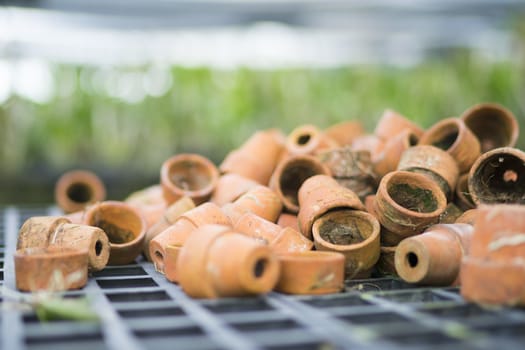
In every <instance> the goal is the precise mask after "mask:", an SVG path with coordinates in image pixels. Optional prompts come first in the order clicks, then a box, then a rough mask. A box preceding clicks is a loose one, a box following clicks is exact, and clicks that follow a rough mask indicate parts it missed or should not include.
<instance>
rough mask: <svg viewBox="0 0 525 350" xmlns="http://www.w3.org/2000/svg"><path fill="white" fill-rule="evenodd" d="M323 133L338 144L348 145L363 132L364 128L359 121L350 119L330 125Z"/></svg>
mask: <svg viewBox="0 0 525 350" xmlns="http://www.w3.org/2000/svg"><path fill="white" fill-rule="evenodd" d="M324 134H325V135H326V136H327V137H328V138H330V139H332V140H334V141H335V142H337V143H338V144H339V145H340V146H350V145H351V144H352V142H353V141H354V139H355V138H357V137H358V136H362V135H364V134H365V129H364V128H363V125H362V124H361V122H359V121H357V120H350V121H345V122H341V123H337V124H334V125H332V126H330V127H329V128H327V129H325V131H324Z"/></svg>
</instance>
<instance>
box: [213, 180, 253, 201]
mask: <svg viewBox="0 0 525 350" xmlns="http://www.w3.org/2000/svg"><path fill="white" fill-rule="evenodd" d="M257 185H259V183H257V182H256V181H254V180H252V179H248V178H246V177H244V176H242V175H238V174H234V173H231V174H224V175H222V176H221V177H220V178H219V182H218V183H217V186H216V187H215V191H213V194H212V196H211V199H210V202H212V203H215V204H217V205H218V206H223V205H224V204H226V203H232V202H234V201H236V200H237V199H238V198H239V197H240V196H242V195H243V194H245V193H246V192H248V191H249V190H251V189H252V188H254V187H256V186H257Z"/></svg>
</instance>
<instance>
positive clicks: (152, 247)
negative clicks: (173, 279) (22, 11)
mask: <svg viewBox="0 0 525 350" xmlns="http://www.w3.org/2000/svg"><path fill="white" fill-rule="evenodd" d="M209 224H218V225H225V226H231V225H232V223H231V220H230V219H229V218H228V217H227V216H226V214H224V213H223V211H222V210H221V208H219V207H218V206H217V205H215V204H213V203H204V204H201V205H199V206H198V207H195V208H193V209H191V210H188V211H187V212H185V213H184V214H182V215H181V216H179V217H178V218H177V220H176V221H175V223H174V224H173V225H171V226H169V227H168V228H167V229H166V230H164V231H162V232H161V233H160V234H158V235H157V236H156V237H155V238H153V239H152V240H151V241H150V244H149V255H150V257H151V261H152V262H153V264H154V265H155V269H156V270H157V271H158V272H160V273H164V256H165V254H166V252H165V250H166V247H167V246H168V245H175V246H182V245H184V242H186V239H188V237H189V236H190V235H191V234H192V233H193V231H195V229H196V228H198V227H201V226H204V225H209Z"/></svg>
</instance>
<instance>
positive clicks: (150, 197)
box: [124, 185, 167, 229]
mask: <svg viewBox="0 0 525 350" xmlns="http://www.w3.org/2000/svg"><path fill="white" fill-rule="evenodd" d="M124 202H125V203H127V204H129V205H131V206H133V207H135V208H137V209H138V210H139V211H140V214H141V215H142V217H143V218H144V220H145V221H146V226H147V227H148V229H150V228H151V227H152V226H153V225H155V223H156V222H157V221H159V220H160V219H161V218H162V215H163V214H164V212H165V211H166V207H167V204H166V202H165V201H164V195H163V194H162V187H161V186H160V185H152V186H149V187H146V188H144V189H142V190H139V191H136V192H133V193H132V194H130V195H129V196H128V197H127V198H126V199H125V200H124Z"/></svg>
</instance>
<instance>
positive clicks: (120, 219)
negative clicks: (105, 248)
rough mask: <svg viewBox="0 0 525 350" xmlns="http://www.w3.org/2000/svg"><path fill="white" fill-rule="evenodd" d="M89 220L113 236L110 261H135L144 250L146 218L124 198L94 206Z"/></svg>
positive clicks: (121, 263) (109, 237)
mask: <svg viewBox="0 0 525 350" xmlns="http://www.w3.org/2000/svg"><path fill="white" fill-rule="evenodd" d="M85 224H86V225H90V226H96V227H100V228H101V229H102V230H104V232H105V233H106V235H107V236H108V239H109V245H110V248H111V249H110V254H109V261H108V264H109V265H125V264H129V263H131V262H133V260H135V258H136V257H137V256H138V255H139V254H140V252H141V251H142V246H143V244H144V239H145V237H146V222H145V221H144V218H143V217H142V216H141V215H140V212H139V211H138V210H137V209H135V208H134V207H132V206H130V205H129V204H126V203H124V202H117V201H106V202H102V203H99V204H97V205H95V206H93V207H91V208H90V209H89V210H88V212H87V213H86V217H85Z"/></svg>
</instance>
